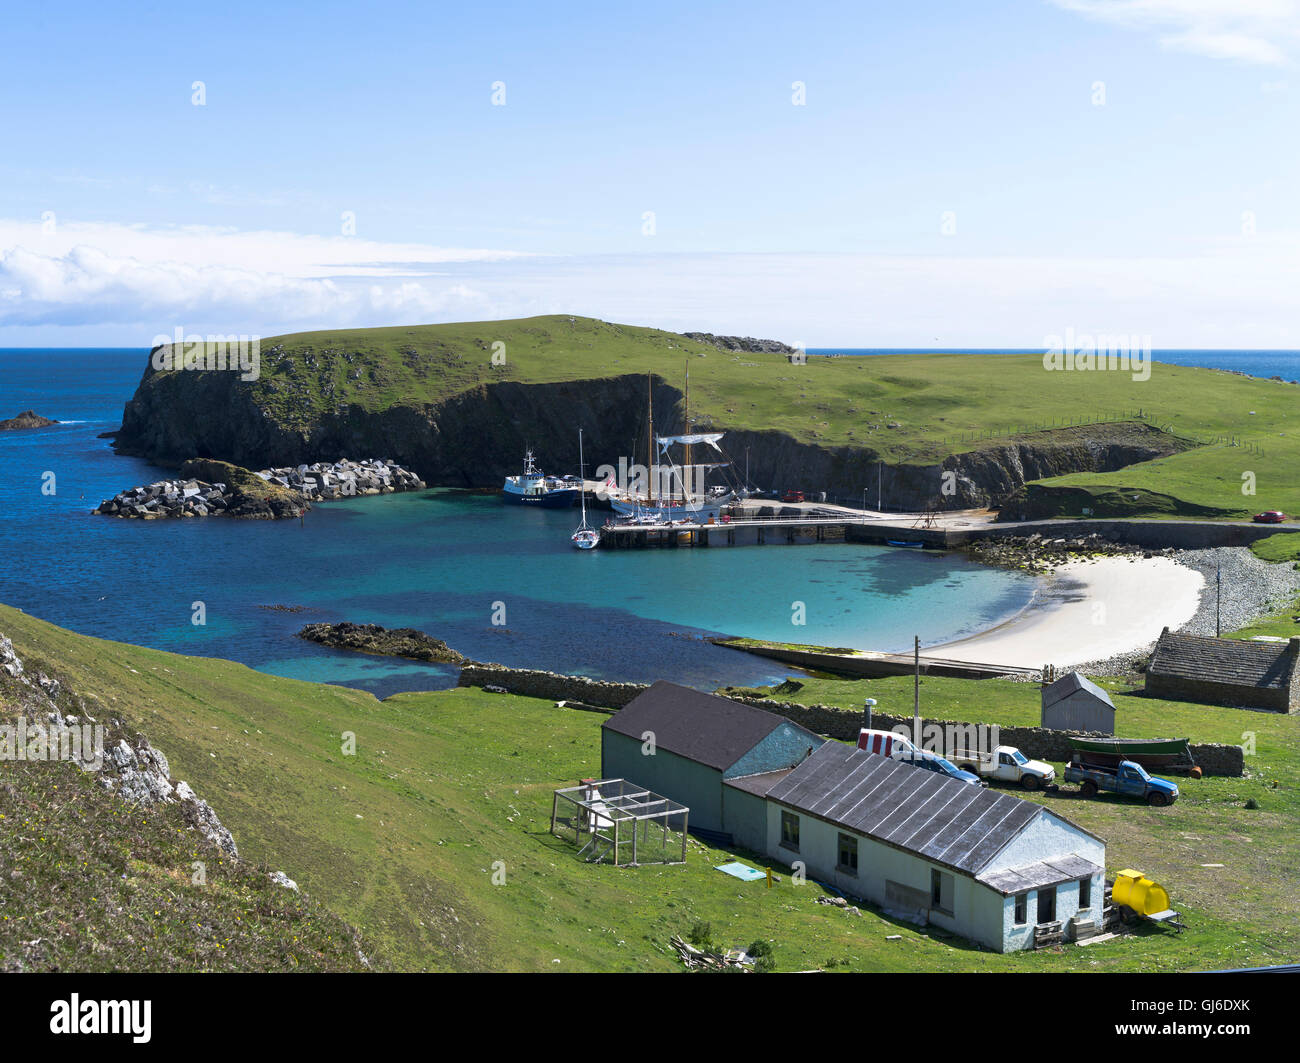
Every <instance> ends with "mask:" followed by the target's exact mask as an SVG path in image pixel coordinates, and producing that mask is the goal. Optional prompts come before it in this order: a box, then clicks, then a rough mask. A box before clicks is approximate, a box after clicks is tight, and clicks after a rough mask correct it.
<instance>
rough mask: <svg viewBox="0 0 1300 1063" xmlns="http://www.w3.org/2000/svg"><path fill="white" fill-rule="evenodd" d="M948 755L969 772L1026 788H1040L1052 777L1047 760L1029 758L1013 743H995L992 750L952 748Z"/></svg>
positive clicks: (1050, 767) (958, 765) (1052, 769)
mask: <svg viewBox="0 0 1300 1063" xmlns="http://www.w3.org/2000/svg"><path fill="white" fill-rule="evenodd" d="M948 759H949V760H951V761H952V762H953V763H954V764H956V765H957V767H959V768H961V769H962V770H963V771H968V772H970V773H971V774H972V775H979V776H981V777H982V778H985V779H997V780H999V781H1000V782H1015V783H1019V784H1020V785H1021V786H1023V787H1024V788H1025V789H1026V790H1038V789H1041V788H1042V787H1044V786H1046V785H1047V784H1048V783H1050V782H1052V781H1053V780H1054V779H1055V778H1056V769H1055V768H1053V767H1052V766H1051V765H1050V764H1044V763H1043V762H1042V761H1041V760H1030V759H1029V758H1028V757H1026V756H1025V755H1024V754H1023V753H1021V752H1020V750H1018V749H1017V748H1016V747H1015V746H998V748H997V749H995V750H993V752H992V753H985V752H983V751H981V750H974V749H970V750H953V751H952V752H951V753H949V754H948Z"/></svg>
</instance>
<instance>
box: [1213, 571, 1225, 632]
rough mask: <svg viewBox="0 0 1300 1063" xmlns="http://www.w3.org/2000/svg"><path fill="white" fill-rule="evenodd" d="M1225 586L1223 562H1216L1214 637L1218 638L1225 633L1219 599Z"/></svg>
mask: <svg viewBox="0 0 1300 1063" xmlns="http://www.w3.org/2000/svg"><path fill="white" fill-rule="evenodd" d="M1222 586H1223V562H1221V561H1220V562H1216V563H1215V566H1214V637H1215V638H1216V639H1217V638H1219V637H1220V636H1221V635H1222V634H1223V628H1222V625H1221V620H1220V614H1219V601H1220V599H1221V597H1222Z"/></svg>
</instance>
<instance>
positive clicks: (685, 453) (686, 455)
mask: <svg viewBox="0 0 1300 1063" xmlns="http://www.w3.org/2000/svg"><path fill="white" fill-rule="evenodd" d="M683 420H684V421H685V424H686V434H687V435H690V434H691V363H690V362H687V363H686V410H685V413H684V414H683ZM682 469H683V471H684V472H685V473H686V477H687V479H685V480H683V481H682V504H683V505H685V504H686V503H688V502H690V500H691V492H690V488H689V487H688V486H687V484H688V482H689V481H690V480H691V479H692V477H691V445H690V444H689V443H686V444H685V445H684V446H683V447H682Z"/></svg>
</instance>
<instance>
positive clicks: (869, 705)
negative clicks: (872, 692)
mask: <svg viewBox="0 0 1300 1063" xmlns="http://www.w3.org/2000/svg"><path fill="white" fill-rule="evenodd" d="M862 707H863V708H864V709H865V710H866V713H867V730H868V731H870V730H871V710H872V709H874V708H875V707H876V699H875V698H867V700H866V701H864V702H863V703H862Z"/></svg>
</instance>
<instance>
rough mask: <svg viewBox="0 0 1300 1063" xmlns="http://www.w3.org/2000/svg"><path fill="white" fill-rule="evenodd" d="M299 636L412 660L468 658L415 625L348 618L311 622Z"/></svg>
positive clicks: (458, 661)
mask: <svg viewBox="0 0 1300 1063" xmlns="http://www.w3.org/2000/svg"><path fill="white" fill-rule="evenodd" d="M298 637H299V638H300V639H306V640H307V641H308V642H316V643H319V644H320V645H322V646H329V647H331V648H332V649H336V650H355V651H357V652H358V653H376V654H380V655H382V656H385V657H406V658H408V659H409V660H412V661H432V662H436V663H438V664H463V663H464V662H465V660H466V658H465V657H464V656H463V655H462V654H460V653H457V652H456V651H455V650H453V649H452V648H451V647H449V646H448V645H447V644H446V643H445V642H443V641H442V639H435V638H434V637H433V636H432V635H426V634H425V633H424V632H423V631H417V630H415V628H411V627H402V628H394V629H392V630H391V631H390V630H389V629H388V628H384V627H380V626H379V625H378V624H352V623H348V622H347V621H344V622H343V623H341V624H308V625H307V626H306V627H305V628H303V629H302V630H301V631H299V632H298Z"/></svg>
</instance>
